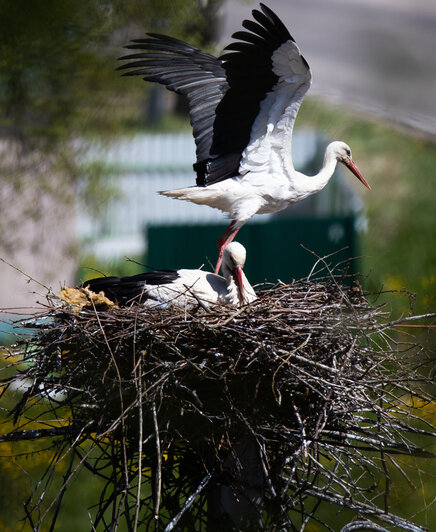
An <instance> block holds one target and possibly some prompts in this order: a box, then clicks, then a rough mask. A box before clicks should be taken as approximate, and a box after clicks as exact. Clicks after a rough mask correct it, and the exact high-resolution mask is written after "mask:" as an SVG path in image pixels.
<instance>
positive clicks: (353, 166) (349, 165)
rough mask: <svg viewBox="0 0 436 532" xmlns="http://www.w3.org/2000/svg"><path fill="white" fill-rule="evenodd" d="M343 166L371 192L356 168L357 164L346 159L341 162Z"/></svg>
mask: <svg viewBox="0 0 436 532" xmlns="http://www.w3.org/2000/svg"><path fill="white" fill-rule="evenodd" d="M343 162H344V164H345V166H346V167H347V168H348V169H349V170H350V171H351V172H353V174H354V175H355V176H356V177H357V179H358V180H359V181H360V182H361V183H362V184H363V185H365V187H366V188H367V189H368V190H371V187H370V185H369V183H368V181H367V180H366V179H365V178H364V177H363V175H362V173H361V172H360V170H359V169H358V168H357V164H356V163H355V162H354V161H353V159H351V158H350V159H348V160H344V161H343Z"/></svg>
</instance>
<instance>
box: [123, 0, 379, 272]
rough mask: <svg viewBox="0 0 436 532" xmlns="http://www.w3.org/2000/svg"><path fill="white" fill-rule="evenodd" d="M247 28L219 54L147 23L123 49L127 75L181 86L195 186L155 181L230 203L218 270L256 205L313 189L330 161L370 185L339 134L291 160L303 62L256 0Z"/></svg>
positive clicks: (271, 207)
mask: <svg viewBox="0 0 436 532" xmlns="http://www.w3.org/2000/svg"><path fill="white" fill-rule="evenodd" d="M260 9H261V11H259V10H256V9H255V10H253V11H252V14H253V18H254V19H255V20H244V21H243V23H242V25H243V27H244V28H245V29H246V30H247V31H238V32H236V33H234V34H233V38H234V39H237V40H236V41H235V42H232V43H231V44H229V45H228V46H227V47H226V48H225V49H224V50H225V53H224V54H223V55H221V56H220V57H218V58H217V57H214V56H213V55H210V54H208V53H206V52H203V51H202V50H199V49H198V48H196V47H194V46H191V45H190V44H187V43H185V42H183V41H180V40H178V39H174V38H173V37H168V36H165V35H160V34H156V33H149V34H148V37H149V38H147V39H137V40H134V41H132V43H133V44H130V45H128V46H127V48H129V49H139V50H141V52H139V53H134V54H132V55H127V56H124V57H122V58H121V59H125V60H129V61H130V60H133V62H129V63H127V64H124V65H122V66H121V67H120V69H130V70H129V72H126V73H124V75H125V76H138V75H139V76H143V79H144V80H146V81H154V82H157V83H162V84H163V85H166V87H167V89H169V90H172V91H175V92H177V93H179V94H184V95H185V96H186V97H187V99H188V104H189V113H190V119H191V125H192V127H193V134H194V138H195V143H196V155H197V162H196V163H195V164H194V170H195V172H196V174H197V180H196V186H192V187H188V188H182V189H176V190H166V191H161V192H160V194H163V195H164V196H170V197H173V198H176V199H181V200H187V201H192V202H194V203H197V204H201V205H209V206H210V207H214V208H217V209H220V210H222V211H224V212H227V213H229V217H230V218H231V222H230V225H229V226H228V227H227V229H226V231H225V232H224V234H223V235H222V236H221V238H220V239H219V240H218V248H219V256H218V262H217V265H216V268H215V273H218V271H219V268H220V266H221V262H222V256H223V250H224V248H225V247H226V246H227V245H228V244H229V243H230V242H231V241H232V240H233V239H234V237H235V236H236V234H237V232H238V231H239V229H240V228H241V227H242V226H243V225H244V224H245V222H246V221H247V220H248V219H249V218H251V217H252V216H254V215H255V214H264V213H273V212H277V211H280V210H282V209H285V208H286V207H287V206H288V205H291V204H293V203H296V202H297V201H301V200H303V199H304V198H306V197H307V196H310V195H311V194H314V193H315V192H318V191H320V190H321V189H322V188H324V187H325V185H326V184H327V183H328V181H329V179H330V178H331V176H332V175H333V172H334V170H335V168H336V164H337V162H340V163H343V164H345V165H346V166H347V167H348V168H349V169H350V170H351V171H352V172H353V174H354V175H355V176H356V177H357V178H358V179H359V180H360V181H361V182H362V183H363V184H364V185H365V186H366V187H367V188H369V189H370V188H371V187H370V186H369V184H368V183H367V182H366V180H365V179H364V177H363V175H362V174H361V173H360V171H359V169H358V168H357V166H356V164H355V163H354V161H353V159H352V157H351V150H350V148H349V146H348V145H347V144H345V143H344V142H340V141H336V142H332V143H331V144H329V145H328V146H327V148H326V151H325V156H324V163H323V166H322V168H321V170H320V171H319V172H318V174H316V175H315V176H306V175H304V174H302V173H300V172H298V171H297V170H295V168H294V165H293V163H292V156H291V139H292V129H293V126H294V122H295V118H296V115H297V112H298V109H299V107H300V105H301V102H302V100H303V97H304V95H305V94H306V92H307V90H308V89H309V87H310V84H311V78H312V75H311V71H310V68H309V65H308V64H307V61H306V60H305V59H304V57H303V56H302V55H301V54H300V50H299V49H298V46H297V44H296V43H295V41H294V39H293V38H292V36H291V35H290V33H289V31H288V30H287V29H286V27H285V26H284V24H283V23H282V22H281V20H280V19H279V18H278V17H277V15H276V14H275V13H274V12H273V11H271V9H269V8H268V7H267V6H265V5H263V4H260Z"/></svg>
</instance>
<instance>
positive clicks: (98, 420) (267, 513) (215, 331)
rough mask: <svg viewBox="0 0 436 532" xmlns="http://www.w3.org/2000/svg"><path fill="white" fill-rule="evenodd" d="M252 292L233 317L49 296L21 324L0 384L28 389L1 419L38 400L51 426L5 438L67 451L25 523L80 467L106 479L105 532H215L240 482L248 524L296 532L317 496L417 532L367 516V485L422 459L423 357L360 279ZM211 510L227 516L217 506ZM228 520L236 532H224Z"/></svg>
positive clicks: (387, 516)
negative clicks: (22, 334)
mask: <svg viewBox="0 0 436 532" xmlns="http://www.w3.org/2000/svg"><path fill="white" fill-rule="evenodd" d="M258 295H259V299H258V300H257V301H255V302H254V303H252V304H250V305H248V306H245V307H242V308H240V309H233V308H214V309H212V310H206V309H204V308H201V306H199V307H198V308H195V309H191V310H189V311H188V310H186V311H183V310H178V309H174V308H167V309H160V310H149V309H147V310H144V309H143V308H141V307H140V306H132V307H131V308H118V307H116V306H111V307H104V306H103V307H102V308H99V309H98V308H97V307H96V306H95V300H94V302H91V303H90V305H91V306H90V307H88V308H87V307H86V306H85V307H83V308H82V309H81V310H80V311H77V309H76V308H75V307H74V306H71V305H69V304H67V303H65V302H59V301H58V300H56V302H55V303H52V304H51V306H50V305H49V307H48V308H47V309H46V312H45V313H44V315H43V316H40V317H38V318H34V319H33V320H32V322H31V325H32V327H36V328H37V332H36V333H35V334H33V335H32V337H31V338H30V339H29V338H28V339H25V340H23V341H21V342H19V344H18V351H19V352H20V353H21V355H22V356H23V357H24V359H25V361H26V362H27V364H26V366H25V367H24V369H23V366H20V368H21V369H20V370H19V371H17V372H16V374H15V375H14V376H13V377H12V378H9V379H6V380H5V386H6V387H7V386H8V385H10V384H11V383H13V382H14V380H15V381H16V380H18V379H19V380H20V381H22V380H23V379H24V380H25V382H27V383H28V386H27V389H26V391H25V393H24V395H23V397H22V398H21V399H20V401H18V402H17V404H16V406H15V408H14V410H13V414H14V415H15V419H16V420H17V421H18V420H19V419H22V418H23V416H25V415H27V416H29V414H28V410H29V409H31V408H34V407H35V402H36V403H38V404H39V406H40V407H42V408H43V410H44V411H45V412H50V415H51V417H52V418H53V416H54V418H55V419H61V420H62V424H61V426H59V423H55V422H53V425H52V426H51V427H50V426H47V423H48V422H47V421H44V425H43V424H42V423H41V428H40V429H38V430H33V429H32V430H28V431H22V430H18V429H17V431H16V432H14V433H12V434H10V435H9V436H10V438H11V439H12V438H15V439H19V438H23V439H24V438H31V437H34V438H41V437H43V438H50V439H51V441H52V442H53V443H54V449H55V450H56V451H55V455H56V457H58V458H59V459H60V457H61V456H63V455H64V454H65V452H66V451H68V453H69V454H70V456H72V457H74V460H73V459H71V463H70V466H69V469H68V471H67V473H66V474H65V477H64V478H65V479H66V480H65V482H64V485H63V488H62V490H61V492H60V494H59V495H58V496H57V497H56V498H55V499H54V500H53V501H52V502H51V504H48V505H47V507H48V509H47V510H46V512H45V513H43V515H42V516H41V514H39V520H36V521H35V518H34V515H35V513H36V512H35V511H36V510H37V509H38V507H39V505H40V498H38V497H35V498H34V499H33V500H30V501H29V502H28V505H27V517H28V518H29V520H30V521H31V524H32V526H33V527H34V529H38V527H39V526H40V525H41V523H42V521H43V518H44V519H48V518H49V515H50V512H52V514H51V515H52V517H51V519H52V521H55V520H56V516H57V509H56V508H58V507H59V506H60V500H61V498H62V496H63V494H64V492H65V491H66V490H67V488H68V483H69V481H70V480H71V479H72V478H73V476H74V474H75V473H76V472H77V471H78V470H79V469H80V467H82V466H86V467H87V468H88V469H91V470H92V471H93V472H94V473H95V474H98V475H99V476H101V477H102V478H103V479H104V482H105V486H104V489H103V491H102V493H101V497H100V502H99V503H98V504H97V506H96V508H95V513H94V517H93V526H95V527H101V528H100V529H103V530H109V529H111V530H113V529H117V527H118V524H119V522H120V520H121V519H122V518H124V519H125V521H126V523H127V524H128V526H129V527H130V528H129V529H132V530H134V529H136V528H135V527H139V526H142V527H144V526H145V528H146V529H148V528H147V527H149V528H150V529H152V528H153V529H160V530H163V529H165V530H167V531H170V530H176V529H177V530H203V529H205V528H204V527H205V526H206V525H205V523H206V521H207V518H209V527H210V529H211V530H212V527H211V519H212V518H211V513H210V512H212V510H211V508H212V506H213V504H212V502H211V497H214V500H215V502H216V501H217V500H218V501H220V497H222V496H223V490H226V489H227V490H230V491H229V493H232V494H233V495H234V496H235V497H236V498H237V499H238V500H240V499H243V498H244V497H245V495H246V489H247V483H248V484H250V486H249V487H250V488H253V489H254V490H256V489H257V490H258V491H259V492H261V494H262V495H261V498H260V500H258V501H257V503H256V504H258V505H259V508H260V509H261V510H263V514H262V512H260V514H259V515H258V516H257V517H255V518H254V519H255V520H256V519H257V520H258V521H257V524H256V525H254V526H255V528H256V527H258V528H261V527H264V528H265V529H268V530H281V529H282V528H281V527H285V529H286V530H289V529H290V530H292V529H295V530H297V529H300V527H301V529H303V528H304V526H305V525H306V524H307V522H309V520H310V518H313V519H320V518H319V517H317V516H318V514H317V507H318V505H319V502H320V501H328V502H330V503H334V504H337V505H338V506H339V507H341V508H349V509H351V510H353V511H354V512H355V514H356V515H360V516H365V517H369V518H376V519H378V520H380V521H383V522H385V523H389V524H391V525H395V526H399V527H401V528H405V529H410V530H421V528H419V527H415V528H408V527H413V526H414V525H412V524H410V523H409V522H407V521H406V520H404V519H402V518H400V517H398V516H396V515H394V514H391V513H389V511H388V510H387V509H386V508H385V507H384V508H379V507H378V506H377V504H376V503H375V502H374V500H375V499H374V494H375V491H374V490H376V489H377V488H376V486H377V484H379V481H378V479H379V477H380V475H381V474H384V472H385V471H386V463H385V461H386V456H388V455H389V456H393V455H395V454H408V455H417V456H422V455H426V453H425V452H424V451H423V450H422V449H421V447H420V446H419V445H418V444H417V436H419V437H421V438H423V437H424V438H425V437H432V435H433V436H434V431H433V429H432V428H431V427H429V426H428V424H426V422H424V421H423V420H422V419H421V416H420V414H419V408H420V407H422V405H423V404H425V403H426V401H430V400H431V396H432V394H431V389H430V388H429V386H430V384H429V381H428V379H427V378H426V376H425V371H424V370H423V366H424V365H425V360H424V354H423V352H422V350H421V351H420V352H418V351H417V348H416V346H415V345H414V344H413V342H410V341H409V340H407V341H406V342H404V341H403V342H400V341H399V340H398V336H397V335H395V339H394V336H392V334H393V330H394V328H393V324H392V323H389V322H388V321H387V320H388V316H387V315H386V313H385V311H384V310H383V308H382V307H379V306H374V305H371V304H369V303H368V301H367V299H366V297H365V296H364V294H363V293H362V290H361V288H360V286H359V284H358V283H357V282H354V283H353V284H352V285H351V286H345V285H343V284H341V283H340V282H339V281H338V280H337V279H335V278H333V277H329V278H326V279H321V280H318V281H299V282H294V283H293V284H291V285H283V284H280V285H277V286H274V287H271V288H268V289H264V290H261V291H259V292H258ZM30 404H31V405H32V406H29V405H30ZM26 412H27V413H26ZM244 448H249V449H250V451H249V453H248V454H249V455H250V457H251V458H250V460H251V462H252V464H254V469H255V470H256V471H257V473H256V475H255V476H256V479H255V480H253V479H252V478H251V479H250V475H249V474H248V476H247V471H246V470H244V467H245V466H246V459H245V458H244V456H243V451H241V449H244ZM58 458H54V459H53V461H52V463H51V464H50V466H49V467H51V468H54V467H56V464H57V460H58ZM244 463H245V465H244ZM386 489H387V490H388V488H386ZM247 498H248V499H249V497H248V495H247ZM35 499H36V500H35ZM206 501H208V505H209V516H208V515H207V510H206ZM249 502H253V500H251V499H250V500H249ZM253 504H254V503H253ZM108 508H112V511H111V512H110V514H111V515H110V518H108V512H107V509H108ZM215 517H216V518H217V522H218V521H220V520H221V521H220V522H222V523H224V521H225V516H224V514H223V512H222V511H221V514H220V512H219V511H218V514H217V515H216V516H215ZM227 517H229V516H227ZM230 517H231V516H230ZM248 519H249V518H248V517H247V522H248ZM250 519H251V517H250ZM259 520H260V521H261V522H262V526H260V525H259ZM253 523H254V521H253ZM296 523H298V524H296ZM231 526H234V527H235V529H236V528H237V529H242V528H241V527H239V528H238V527H237V526H236V525H230V524H229V523H227V524H225V525H224V524H223V525H222V529H223V530H231V529H232V528H231ZM325 526H326V527H327V528H329V527H328V523H325ZM111 527H112V528H111ZM215 529H216V530H221V528H219V526H218V525H216V528H213V530H215Z"/></svg>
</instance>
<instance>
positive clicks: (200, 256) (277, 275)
mask: <svg viewBox="0 0 436 532" xmlns="http://www.w3.org/2000/svg"><path fill="white" fill-rule="evenodd" d="M354 226H355V217H354V216H337V217H328V218H307V219H304V218H289V219H285V220H283V219H281V220H273V221H270V222H268V223H258V224H256V223H251V224H247V225H245V226H244V227H243V228H242V229H241V231H240V232H239V233H238V235H237V237H236V240H237V241H238V242H241V244H243V245H244V246H245V247H246V248H247V262H246V265H245V269H244V270H245V273H246V275H247V277H248V279H249V280H250V282H251V283H252V284H256V283H261V282H264V281H269V282H276V281H277V280H278V279H280V280H281V281H283V282H285V283H288V282H291V281H292V279H300V278H302V277H307V275H308V274H309V273H310V271H311V270H312V267H313V266H314V264H315V262H316V261H317V256H318V257H326V256H327V255H331V254H332V253H334V255H333V256H330V257H328V259H326V260H327V262H328V264H329V265H330V266H331V267H335V266H337V265H339V264H340V263H342V265H340V266H339V267H337V268H336V270H335V272H337V273H339V270H341V271H342V270H343V269H344V265H345V264H346V263H347V261H349V260H350V259H354V260H351V261H350V267H349V270H348V273H355V272H356V271H357V269H358V262H357V260H356V259H355V257H356V256H357V255H358V249H359V246H358V235H357V234H356V231H355V229H354ZM225 228H226V225H176V226H151V227H149V228H148V256H147V260H146V263H147V265H148V266H149V267H150V268H153V269H171V268H176V269H178V268H199V267H200V266H201V265H202V264H204V268H205V269H206V270H209V271H211V270H213V268H214V265H215V262H216V259H217V254H218V250H217V245H216V242H217V240H218V238H219V237H220V236H221V234H222V233H223V232H224V229H225ZM303 246H304V247H303ZM304 248H307V249H304ZM309 250H310V251H309ZM311 251H312V252H313V253H315V254H316V255H317V256H315V255H314V254H313V253H311ZM319 267H321V265H319ZM319 267H318V268H317V269H319Z"/></svg>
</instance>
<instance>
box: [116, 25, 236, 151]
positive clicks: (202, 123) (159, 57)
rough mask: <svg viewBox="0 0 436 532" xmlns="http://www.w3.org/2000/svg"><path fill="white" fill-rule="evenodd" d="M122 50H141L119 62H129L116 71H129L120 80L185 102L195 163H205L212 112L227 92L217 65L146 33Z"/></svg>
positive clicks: (204, 55) (180, 44)
mask: <svg viewBox="0 0 436 532" xmlns="http://www.w3.org/2000/svg"><path fill="white" fill-rule="evenodd" d="M148 36H149V37H150V38H149V39H137V40H134V41H132V42H133V43H134V44H130V45H128V46H127V47H126V48H130V49H138V50H142V51H141V52H139V53H135V54H131V55H126V56H124V57H121V59H123V60H124V59H127V60H131V59H133V60H134V61H133V62H129V63H127V64H125V65H122V66H121V67H119V70H123V69H133V70H129V72H126V73H124V74H123V75H124V76H143V79H144V80H145V81H155V82H157V83H161V84H163V85H165V86H166V87H167V89H169V90H171V91H174V92H176V93H178V94H183V95H184V96H186V97H187V99H188V105H189V114H190V120H191V125H192V128H193V134H194V138H195V143H196V147H197V161H204V160H207V159H208V157H209V151H210V147H211V144H212V134H213V123H214V120H215V110H216V107H217V105H218V103H219V102H220V101H221V99H222V97H223V95H224V93H225V92H226V90H227V88H228V84H227V80H226V74H225V71H224V69H223V67H222V64H221V61H220V60H219V59H217V58H216V57H214V56H213V55H210V54H208V53H207V52H203V51H202V50H199V49H198V48H196V47H195V46H191V45H190V44H187V43H185V42H183V41H180V40H179V39H174V38H173V37H167V36H165V35H159V34H157V33H149V34H148Z"/></svg>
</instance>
